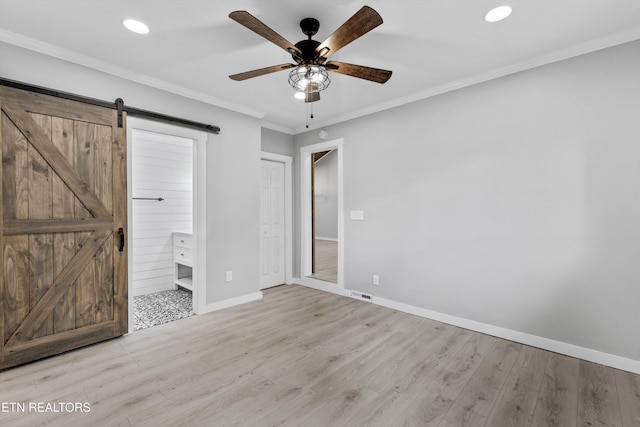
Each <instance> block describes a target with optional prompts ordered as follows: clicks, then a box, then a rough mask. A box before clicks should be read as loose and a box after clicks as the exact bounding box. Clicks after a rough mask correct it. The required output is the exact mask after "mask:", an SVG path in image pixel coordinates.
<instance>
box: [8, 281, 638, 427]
mask: <svg viewBox="0 0 640 427" xmlns="http://www.w3.org/2000/svg"><path fill="white" fill-rule="evenodd" d="M264 293H265V295H264V298H263V299H262V300H260V301H255V302H251V303H247V304H243V305H240V306H236V307H233V308H229V309H226V310H221V311H218V312H214V313H210V314H206V315H202V316H194V317H190V318H187V319H183V320H179V321H176V322H173V323H168V324H165V325H160V326H157V327H154V328H149V329H145V330H143V331H140V332H136V333H133V334H131V335H128V336H125V337H122V338H117V339H114V340H111V341H108V342H105V343H102V344H97V345H94V346H91V347H87V348H84V349H80V350H77V351H73V352H70V353H67V354H63V355H61V356H57V357H53V358H50V359H46V360H42V361H39V362H35V363H32V364H29V365H25V366H21V367H17V368H14V369H11V370H7V371H4V372H1V373H0V403H2V402H5V403H6V402H89V403H90V404H91V411H90V412H89V413H71V414H59V413H58V414H51V413H28V414H22V413H17V412H13V413H11V412H4V413H3V412H0V425H2V426H5V425H6V426H9V425H10V426H29V427H32V426H36V425H46V426H71V425H72V426H100V427H102V426H129V425H135V426H138V425H140V426H179V425H186V426H275V425H288V426H323V427H324V426H385V427H387V426H441V427H453V426H456V427H460V426H490V427H495V426H518V427H520V426H562V427H565V426H638V425H640V376H638V375H634V374H630V373H627V372H623V371H619V370H615V369H612V368H607V367H603V366H599V365H596V364H593V363H589V362H585V361H581V360H578V359H574V358H570V357H565V356H561V355H558V354H554V353H550V352H547V351H544V350H539V349H536V348H533V347H528V346H524V345H521V344H516V343H513V342H509V341H505V340H502V339H498V338H494V337H491V336H487V335H483V334H479V333H475V332H471V331H468V330H465V329H460V328H457V327H453V326H450V325H446V324H442V323H438V322H434V321H430V320H427V319H423V318H420V317H416V316H412V315H408V314H405V313H400V312H397V311H394V310H390V309H387V308H383V307H379V306H376V305H373V304H370V303H367V302H362V301H357V300H354V299H350V298H346V297H340V296H336V295H332V294H328V293H324V292H320V291H316V290H313V289H309V288H304V287H301V286H280V287H276V288H272V289H269V290H265V292H264Z"/></svg>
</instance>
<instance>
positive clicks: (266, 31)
mask: <svg viewBox="0 0 640 427" xmlns="http://www.w3.org/2000/svg"><path fill="white" fill-rule="evenodd" d="M229 18H231V19H233V20H234V21H236V22H237V23H238V24H240V25H244V26H245V27H247V28H248V29H250V30H251V31H253V32H254V33H256V34H258V35H260V36H262V37H264V38H265V39H267V40H269V41H270V42H271V43H273V44H275V45H278V46H280V47H281V48H282V49H284V50H286V51H287V52H289V53H291V54H293V53H295V54H298V55H300V54H301V52H300V49H298V48H297V47H295V46H294V45H293V43H291V42H290V41H288V40H287V39H285V38H284V37H282V36H281V35H280V34H278V33H276V32H275V31H273V30H272V29H271V28H269V27H268V26H267V25H265V24H264V23H263V22H262V21H260V20H259V19H258V18H256V17H255V16H253V15H251V14H250V13H249V12H247V11H246V10H236V11H235V12H231V13H230V14H229Z"/></svg>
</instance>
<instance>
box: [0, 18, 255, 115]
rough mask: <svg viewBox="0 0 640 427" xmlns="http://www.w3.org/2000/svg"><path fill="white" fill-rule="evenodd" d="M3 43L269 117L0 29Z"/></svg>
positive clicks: (185, 95) (221, 106)
mask: <svg viewBox="0 0 640 427" xmlns="http://www.w3.org/2000/svg"><path fill="white" fill-rule="evenodd" d="M0 41H1V42H4V43H7V44H11V45H14V46H18V47H21V48H23V49H27V50H31V51H34V52H38V53H41V54H43V55H47V56H51V57H53V58H56V59H61V60H63V61H67V62H70V63H73V64H76V65H81V66H83V67H87V68H91V69H94V70H97V71H100V72H103V73H106V74H110V75H113V76H116V77H120V78H123V79H126V80H130V81H133V82H136V83H140V84H143V85H145V86H149V87H152V88H155V89H160V90H163V91H165V92H169V93H173V94H175V95H180V96H184V97H185V98H189V99H193V100H195V101H200V102H204V103H206V104H209V105H213V106H215V107H220V108H224V109H227V110H230V111H234V112H236V113H241V114H246V115H248V116H251V117H255V118H258V119H261V118H263V117H264V116H265V114H266V113H265V112H263V111H258V110H256V109H253V108H248V107H246V106H244V105H240V104H235V103H231V102H227V101H223V100H221V99H218V98H216V97H213V96H208V95H203V94H202V93H201V92H198V91H195V90H192V89H187V88H185V87H182V86H179V85H175V84H172V83H168V82H166V81H164V80H160V79H156V78H153V77H150V76H147V75H145V74H140V73H136V72H133V71H131V70H128V69H126V68H123V67H118V66H115V65H112V64H109V63H107V62H103V61H100V60H97V59H95V58H91V57H89V56H85V55H80V54H78V53H75V52H72V51H70V50H67V49H63V48H60V47H58V46H54V45H51V44H48V43H44V42H41V41H39V40H35V39H32V38H29V37H25V36H23V35H20V34H17V33H14V32H11V31H7V30H4V29H2V28H0Z"/></svg>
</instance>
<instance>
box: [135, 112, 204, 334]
mask: <svg viewBox="0 0 640 427" xmlns="http://www.w3.org/2000/svg"><path fill="white" fill-rule="evenodd" d="M133 130H141V131H146V132H155V133H161V134H165V135H173V136H178V137H181V138H188V139H192V140H193V141H194V144H193V251H194V260H195V262H194V269H193V272H194V277H193V312H194V313H195V314H201V313H204V312H205V306H206V300H207V298H206V296H207V293H206V292H207V288H206V284H207V269H206V265H207V241H206V236H207V163H206V162H207V139H208V134H207V133H206V132H202V131H198V130H194V129H188V128H183V127H179V126H173V125H169V124H165V123H160V122H155V121H151V120H144V119H140V118H136V117H127V141H129V142H130V141H131V140H132V133H133ZM131 149H132V144H130V143H128V144H127V177H128V179H127V193H128V196H127V197H128V206H127V216H128V223H129V235H130V236H131V235H133V234H132V233H133V232H134V230H132V228H131V227H132V225H133V218H132V209H131V207H132V206H133V205H132V200H131V197H132V186H131V185H132V182H131V176H132V164H131V158H132V154H131ZM131 242H132V239H130V238H128V239H127V245H128V251H129V254H128V255H129V256H128V263H129V268H128V276H129V277H128V281H129V298H130V299H131V296H132V295H133V290H132V286H133V269H132V268H131V267H132V263H133V248H132V244H131ZM133 320H134V319H133V303H132V301H131V300H130V301H129V333H131V332H133V327H134V321H133Z"/></svg>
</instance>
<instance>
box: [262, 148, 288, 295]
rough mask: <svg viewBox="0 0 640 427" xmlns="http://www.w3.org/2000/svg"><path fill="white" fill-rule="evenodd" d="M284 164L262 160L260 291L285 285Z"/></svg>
mask: <svg viewBox="0 0 640 427" xmlns="http://www.w3.org/2000/svg"><path fill="white" fill-rule="evenodd" d="M284 190H285V189H284V163H278V162H271V161H268V160H262V174H261V184H260V233H261V234H260V250H261V259H262V267H261V273H260V289H265V288H270V287H272V286H277V285H282V284H284V283H285V270H284V264H285V258H284V237H285V236H284V218H285V212H284V194H285V192H284Z"/></svg>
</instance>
